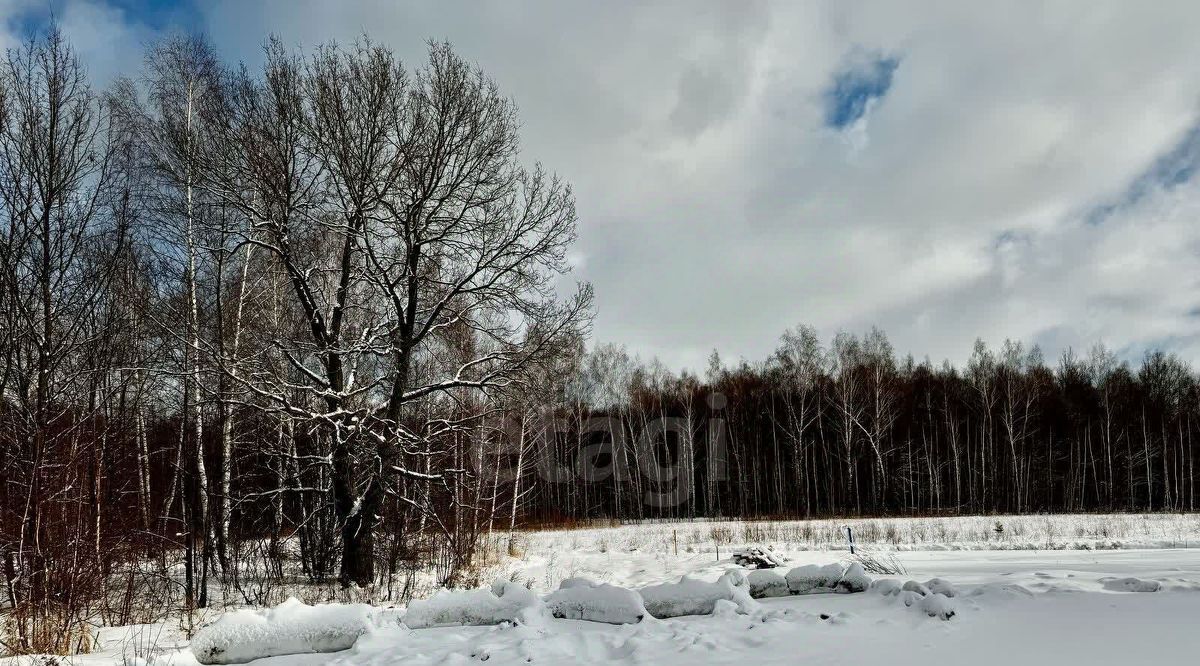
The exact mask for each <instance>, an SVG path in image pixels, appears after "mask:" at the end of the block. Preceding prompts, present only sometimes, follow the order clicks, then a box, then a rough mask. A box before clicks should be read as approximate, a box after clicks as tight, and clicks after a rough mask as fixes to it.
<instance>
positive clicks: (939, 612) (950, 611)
mask: <svg viewBox="0 0 1200 666" xmlns="http://www.w3.org/2000/svg"><path fill="white" fill-rule="evenodd" d="M917 608H918V609H919V610H920V611H921V612H922V613H925V614H926V615H928V616H929V617H936V618H940V619H942V620H949V619H950V618H952V617H954V615H955V609H954V602H953V601H951V600H950V597H947V596H946V595H944V594H941V593H940V592H934V593H933V594H930V595H929V596H926V597H923V598H922V599H921V600H920V601H918V602H917Z"/></svg>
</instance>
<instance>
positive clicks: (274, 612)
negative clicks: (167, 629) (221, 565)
mask: <svg viewBox="0 0 1200 666" xmlns="http://www.w3.org/2000/svg"><path fill="white" fill-rule="evenodd" d="M373 612H374V609H373V608H372V607H371V606H368V605H366V604H322V605H318V606H309V605H307V604H304V603H302V602H300V601H299V600H297V599H295V598H290V599H288V600H287V601H285V602H283V603H282V604H279V605H278V606H276V607H275V608H268V609H265V610H258V611H256V610H238V611H232V612H229V613H225V614H223V615H221V616H220V617H219V618H217V620H216V621H214V622H213V623H211V624H209V625H207V626H205V627H202V628H201V629H200V631H198V632H197V633H196V635H195V637H193V638H192V653H193V654H194V655H195V656H196V660H197V661H199V662H200V663H201V664H242V663H245V662H248V661H253V660H255V659H261V658H263V657H274V656H279V655H290V654H309V653H315V652H338V651H340V650H346V649H349V648H350V647H351V646H352V645H354V642H355V641H357V640H358V637H359V636H362V635H363V634H365V633H366V632H367V631H368V630H370V628H371V626H372V613H373Z"/></svg>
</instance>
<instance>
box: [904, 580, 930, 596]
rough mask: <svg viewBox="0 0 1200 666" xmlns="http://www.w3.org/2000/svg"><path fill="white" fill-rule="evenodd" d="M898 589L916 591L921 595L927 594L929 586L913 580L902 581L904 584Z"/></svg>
mask: <svg viewBox="0 0 1200 666" xmlns="http://www.w3.org/2000/svg"><path fill="white" fill-rule="evenodd" d="M900 589H902V590H904V591H905V592H916V593H917V594H919V595H921V596H922V597H927V596H929V588H928V587H925V586H924V585H922V584H920V583H918V582H917V581H915V580H907V581H904V586H903V587H901V588H900Z"/></svg>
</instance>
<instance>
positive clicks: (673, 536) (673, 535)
mask: <svg viewBox="0 0 1200 666" xmlns="http://www.w3.org/2000/svg"><path fill="white" fill-rule="evenodd" d="M671 540H672V541H674V542H675V557H679V531H678V530H671Z"/></svg>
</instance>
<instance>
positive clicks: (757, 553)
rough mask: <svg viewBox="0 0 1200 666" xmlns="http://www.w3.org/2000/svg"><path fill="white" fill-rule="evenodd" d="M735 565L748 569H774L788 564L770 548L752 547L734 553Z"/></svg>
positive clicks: (785, 559) (784, 558)
mask: <svg viewBox="0 0 1200 666" xmlns="http://www.w3.org/2000/svg"><path fill="white" fill-rule="evenodd" d="M733 562H734V564H738V565H741V566H743V567H746V568H748V569H774V568H775V567H781V566H783V565H784V564H786V563H787V558H786V557H784V556H782V555H780V554H779V553H776V552H775V551H773V550H771V548H770V547H769V546H751V547H750V548H746V549H744V550H737V551H734V553H733Z"/></svg>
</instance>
